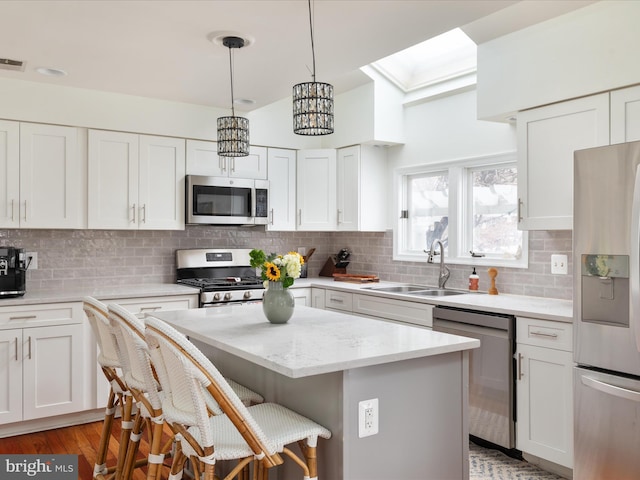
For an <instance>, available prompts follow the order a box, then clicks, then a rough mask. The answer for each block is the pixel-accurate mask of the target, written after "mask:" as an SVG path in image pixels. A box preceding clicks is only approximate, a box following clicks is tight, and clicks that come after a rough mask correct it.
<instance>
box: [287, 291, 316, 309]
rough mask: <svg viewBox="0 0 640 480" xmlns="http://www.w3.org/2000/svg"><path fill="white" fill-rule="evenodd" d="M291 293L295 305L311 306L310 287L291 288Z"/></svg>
mask: <svg viewBox="0 0 640 480" xmlns="http://www.w3.org/2000/svg"><path fill="white" fill-rule="evenodd" d="M291 293H292V294H293V299H294V300H295V302H296V305H302V306H305V307H310V306H311V289H310V288H292V289H291Z"/></svg>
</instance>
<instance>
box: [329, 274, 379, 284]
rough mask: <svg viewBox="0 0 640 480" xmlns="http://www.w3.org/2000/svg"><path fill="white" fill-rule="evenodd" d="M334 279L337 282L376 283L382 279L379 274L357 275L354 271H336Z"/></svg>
mask: <svg viewBox="0 0 640 480" xmlns="http://www.w3.org/2000/svg"><path fill="white" fill-rule="evenodd" d="M333 279H334V280H335V281H336V282H351V283H374V282H379V281H380V278H379V277H378V276H377V275H357V274H353V273H334V274H333Z"/></svg>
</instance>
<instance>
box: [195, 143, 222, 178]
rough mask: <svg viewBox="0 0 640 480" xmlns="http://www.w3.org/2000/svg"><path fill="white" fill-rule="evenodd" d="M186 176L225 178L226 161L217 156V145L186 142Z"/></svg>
mask: <svg viewBox="0 0 640 480" xmlns="http://www.w3.org/2000/svg"><path fill="white" fill-rule="evenodd" d="M186 171H187V175H208V176H212V177H221V176H225V177H226V176H227V175H228V170H227V162H226V159H224V158H222V157H219V156H218V144H217V143H216V142H206V141H202V140H187V170H186Z"/></svg>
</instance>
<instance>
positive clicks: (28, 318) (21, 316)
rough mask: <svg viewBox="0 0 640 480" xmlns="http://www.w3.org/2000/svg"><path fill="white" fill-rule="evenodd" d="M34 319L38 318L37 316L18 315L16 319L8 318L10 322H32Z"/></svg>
mask: <svg viewBox="0 0 640 480" xmlns="http://www.w3.org/2000/svg"><path fill="white" fill-rule="evenodd" d="M34 318H38V316H37V315H20V316H18V317H9V321H11V320H32V319H34Z"/></svg>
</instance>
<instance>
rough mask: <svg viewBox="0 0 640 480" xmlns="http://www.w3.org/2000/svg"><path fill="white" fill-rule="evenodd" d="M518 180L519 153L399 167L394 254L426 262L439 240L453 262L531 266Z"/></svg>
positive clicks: (396, 256) (399, 257)
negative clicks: (521, 223) (521, 226)
mask: <svg viewBox="0 0 640 480" xmlns="http://www.w3.org/2000/svg"><path fill="white" fill-rule="evenodd" d="M517 181H518V170H517V166H516V159H515V154H506V155H498V156H492V157H483V158H475V159H466V160H458V161H455V162H448V163H446V164H444V163H440V164H437V165H422V166H416V167H408V168H402V169H399V170H397V171H396V186H397V187H398V190H397V191H398V195H397V199H398V206H399V211H400V215H399V217H400V218H399V220H398V223H397V226H396V228H395V230H394V258H395V259H396V260H412V261H416V260H417V261H426V255H425V253H424V251H425V250H429V248H430V247H431V244H432V243H433V241H434V240H440V241H441V242H442V243H443V245H444V247H445V255H446V257H447V261H448V262H449V263H464V264H473V265H489V264H490V265H501V266H526V265H527V248H526V246H527V235H526V232H522V231H520V230H518V184H517Z"/></svg>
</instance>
